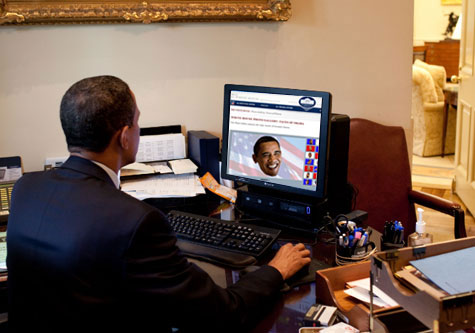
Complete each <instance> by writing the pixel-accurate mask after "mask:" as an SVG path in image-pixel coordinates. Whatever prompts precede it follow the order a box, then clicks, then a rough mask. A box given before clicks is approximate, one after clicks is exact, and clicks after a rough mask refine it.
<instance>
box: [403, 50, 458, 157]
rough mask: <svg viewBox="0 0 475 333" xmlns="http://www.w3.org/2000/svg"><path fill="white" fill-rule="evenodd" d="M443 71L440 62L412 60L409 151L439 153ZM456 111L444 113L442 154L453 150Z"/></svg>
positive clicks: (442, 118) (440, 150)
mask: <svg viewBox="0 0 475 333" xmlns="http://www.w3.org/2000/svg"><path fill="white" fill-rule="evenodd" d="M445 82H446V72H445V68H444V67H443V66H437V65H429V64H427V63H425V62H423V61H421V60H418V59H417V60H416V61H415V62H414V65H413V66H412V118H413V120H414V142H413V153H414V154H416V155H419V156H436V155H441V154H442V137H443V135H442V132H443V126H444V123H443V121H444V112H445V110H444V92H443V89H444V87H445ZM455 118H456V111H455V110H453V109H451V110H450V111H449V114H448V115H447V132H446V139H445V151H444V152H445V154H453V153H454V150H455Z"/></svg>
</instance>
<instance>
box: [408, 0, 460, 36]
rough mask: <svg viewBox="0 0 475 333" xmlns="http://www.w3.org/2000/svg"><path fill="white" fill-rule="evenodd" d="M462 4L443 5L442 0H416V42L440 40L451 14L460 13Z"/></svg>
mask: <svg viewBox="0 0 475 333" xmlns="http://www.w3.org/2000/svg"><path fill="white" fill-rule="evenodd" d="M461 10H462V6H461V5H451V6H447V5H444V6H442V5H441V1H440V0H414V42H415V44H423V42H424V41H428V42H430V41H439V40H441V39H444V38H445V36H444V32H445V29H447V25H448V24H449V14H450V13H451V12H453V13H454V14H455V15H460V12H461Z"/></svg>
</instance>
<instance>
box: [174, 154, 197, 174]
mask: <svg viewBox="0 0 475 333" xmlns="http://www.w3.org/2000/svg"><path fill="white" fill-rule="evenodd" d="M168 164H170V167H171V168H172V170H173V173H174V174H176V175H181V174H183V173H195V172H196V170H198V167H197V166H196V165H195V164H194V163H193V162H192V161H191V160H189V159H187V158H185V159H182V160H174V161H170V162H168Z"/></svg>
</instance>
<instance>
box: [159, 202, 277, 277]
mask: <svg viewBox="0 0 475 333" xmlns="http://www.w3.org/2000/svg"><path fill="white" fill-rule="evenodd" d="M168 220H169V222H170V224H171V226H172V227H173V230H174V231H175V233H176V236H177V238H178V243H177V245H178V247H179V248H180V249H181V250H182V251H183V252H184V253H185V254H187V255H188V256H191V257H197V258H200V259H204V260H207V261H210V262H213V263H217V264H221V265H224V266H230V267H235V268H239V267H246V266H249V265H252V264H255V263H256V262H257V261H258V260H259V259H261V258H262V257H263V256H264V255H265V254H266V252H267V251H268V250H269V249H270V248H271V247H272V244H273V243H274V242H275V241H276V239H277V237H278V236H279V234H280V230H278V229H272V228H265V227H261V226H256V225H250V224H244V223H237V222H230V221H226V220H220V219H216V218H212V217H206V216H201V215H196V214H191V213H185V212H179V211H175V210H173V211H171V212H170V213H168Z"/></svg>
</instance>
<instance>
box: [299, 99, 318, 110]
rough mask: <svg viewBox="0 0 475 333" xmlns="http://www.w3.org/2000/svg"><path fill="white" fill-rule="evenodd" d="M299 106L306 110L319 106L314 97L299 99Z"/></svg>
mask: <svg viewBox="0 0 475 333" xmlns="http://www.w3.org/2000/svg"><path fill="white" fill-rule="evenodd" d="M299 104H300V106H302V107H303V108H304V109H305V110H308V109H311V108H313V107H314V106H315V104H317V102H316V101H315V99H313V98H312V97H302V98H301V99H299Z"/></svg>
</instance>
